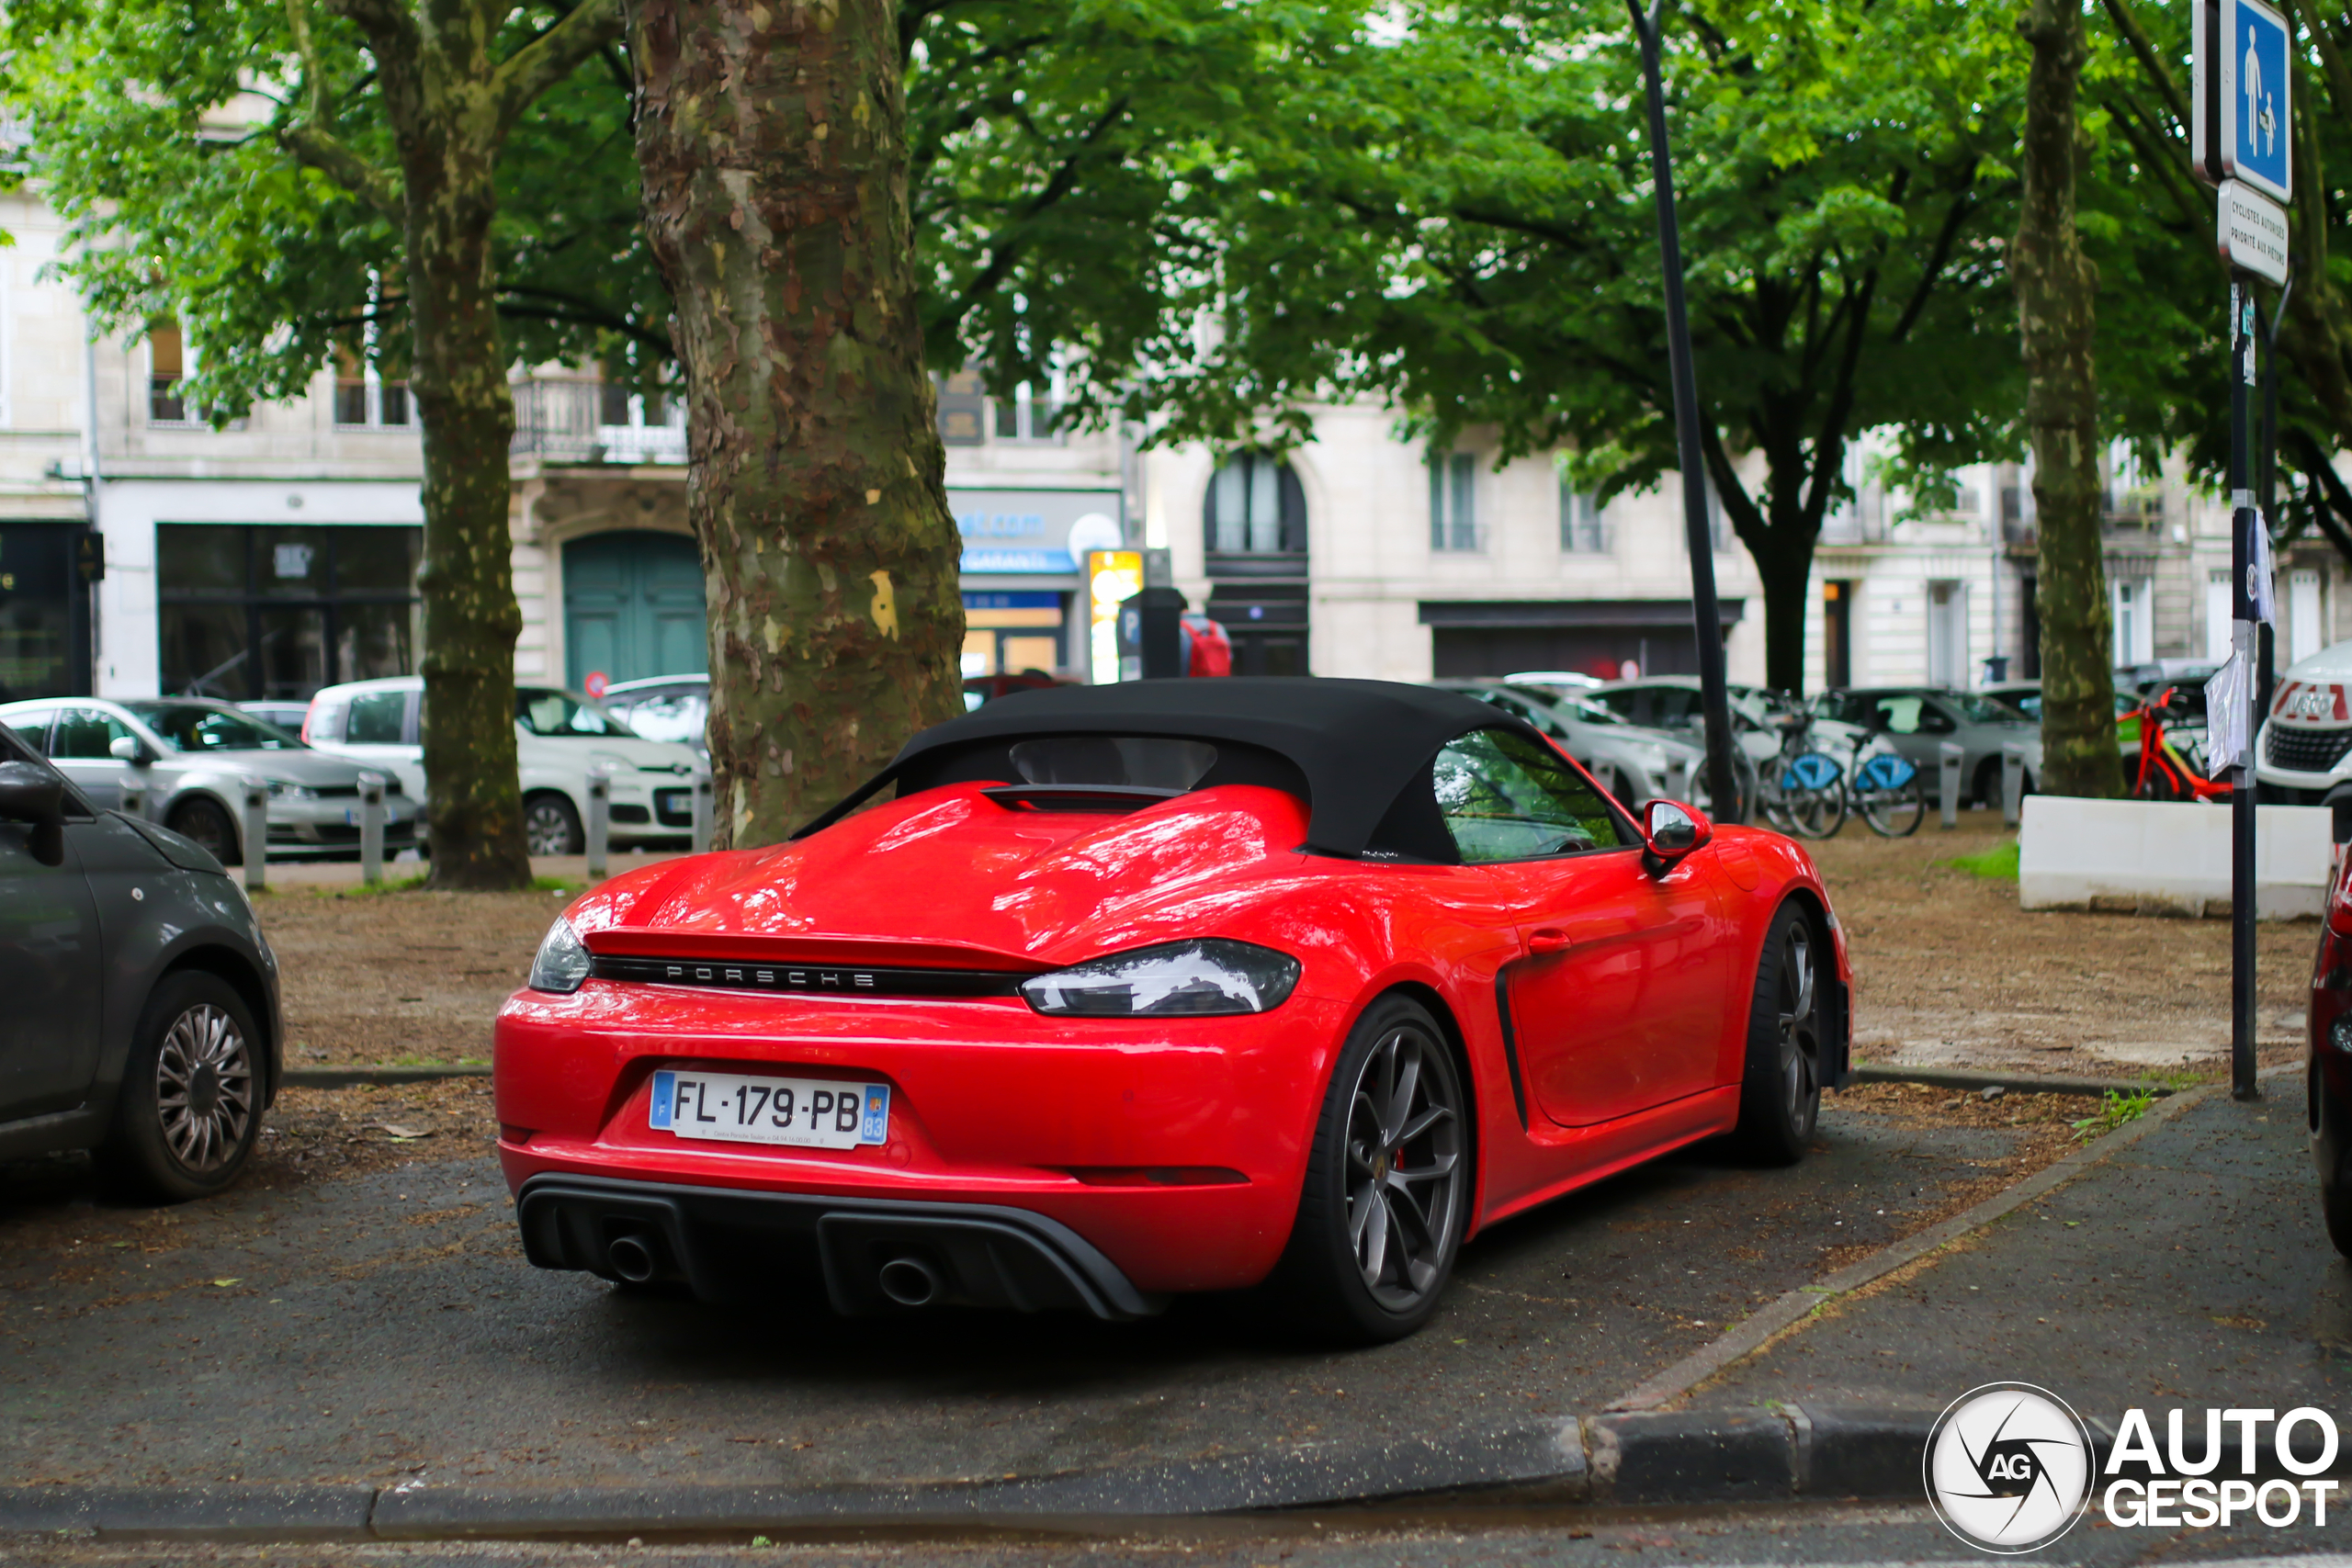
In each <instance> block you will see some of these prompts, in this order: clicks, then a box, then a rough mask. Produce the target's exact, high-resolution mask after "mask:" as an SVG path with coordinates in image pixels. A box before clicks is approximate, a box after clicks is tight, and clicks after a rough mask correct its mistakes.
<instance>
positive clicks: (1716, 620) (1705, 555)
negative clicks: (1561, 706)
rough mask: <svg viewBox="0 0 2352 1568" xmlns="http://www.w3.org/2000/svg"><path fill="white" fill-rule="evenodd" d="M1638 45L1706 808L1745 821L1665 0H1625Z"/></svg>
mask: <svg viewBox="0 0 2352 1568" xmlns="http://www.w3.org/2000/svg"><path fill="white" fill-rule="evenodd" d="M1625 6H1626V9H1628V10H1630V11H1631V12H1633V14H1634V32H1635V33H1636V34H1637V35H1638V36H1639V38H1640V40H1641V46H1642V73H1643V75H1644V76H1645V78H1647V85H1648V88H1649V111H1650V183H1651V186H1652V187H1653V188H1654V189H1655V190H1656V191H1657V248H1658V257H1659V260H1660V262H1661V263H1662V268H1661V270H1662V271H1663V272H1664V273H1665V275H1666V360H1667V374H1668V378H1670V379H1671V381H1672V382H1673V385H1674V430H1675V436H1676V442H1677V445H1678V446H1679V448H1680V452H1679V456H1680V457H1681V463H1682V525H1683V531H1684V534H1685V536H1686V537H1687V539H1688V542H1689V545H1690V553H1691V619H1692V620H1693V622H1694V623H1695V625H1694V626H1693V627H1692V630H1693V631H1694V632H1695V633H1696V634H1697V637H1698V643H1699V710H1700V716H1701V718H1702V721H1703V723H1704V725H1705V731H1704V733H1705V736H1706V741H1707V799H1708V802H1709V804H1708V810H1709V812H1710V813H1711V814H1712V815H1713V817H1714V818H1716V819H1717V820H1718V821H1724V822H1745V821H1747V817H1748V811H1747V807H1748V805H1749V803H1748V802H1747V801H1746V800H1744V799H1742V798H1741V795H1740V793H1739V775H1738V773H1737V770H1736V768H1735V767H1734V766H1733V763H1732V747H1733V745H1734V744H1735V742H1734V741H1733V739H1732V732H1731V690H1730V687H1729V684H1728V676H1727V675H1726V673H1725V671H1724V628H1723V621H1722V619H1721V615H1720V612H1719V611H1718V610H1717V609H1716V605H1715V541H1714V529H1713V527H1712V526H1711V525H1710V524H1709V520H1708V517H1707V464H1706V459H1705V457H1703V456H1702V453H1701V450H1700V446H1699V377H1698V372H1697V371H1696V369H1695V368H1694V367H1692V365H1691V316H1690V311H1689V310H1688V308H1687V307H1686V306H1685V305H1684V304H1683V300H1682V230H1681V225H1680V223H1679V221H1678V220H1677V219H1676V218H1675V214H1674V165H1673V161H1672V159H1671V158H1670V157H1669V155H1668V151H1667V145H1666V84H1665V78H1664V76H1663V74H1662V71H1663V68H1662V67H1661V65H1660V64H1659V61H1658V28H1659V26H1660V23H1661V22H1662V21H1663V19H1664V14H1665V7H1666V0H1651V4H1650V7H1649V9H1648V10H1646V11H1645V10H1644V9H1643V8H1642V0H1625Z"/></svg>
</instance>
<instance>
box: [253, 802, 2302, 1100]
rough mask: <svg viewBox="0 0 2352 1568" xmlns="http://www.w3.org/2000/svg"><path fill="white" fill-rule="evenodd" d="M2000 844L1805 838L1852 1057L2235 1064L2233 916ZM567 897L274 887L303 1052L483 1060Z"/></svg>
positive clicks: (2289, 1022)
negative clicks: (2120, 909)
mask: <svg viewBox="0 0 2352 1568" xmlns="http://www.w3.org/2000/svg"><path fill="white" fill-rule="evenodd" d="M1972 815H1974V814H1972ZM2004 838H2005V835H2004V834H2003V833H2002V832H2001V831H2000V830H1999V829H1997V828H1991V829H1988V828H1979V827H1963V828H1961V829H1956V830H1954V831H1952V832H1950V833H1946V832H1943V831H1941V830H1939V829H1937V828H1936V827H1934V826H1933V825H1932V824H1931V825H1929V826H1928V827H1926V828H1923V829H1921V830H1920V831H1919V832H1918V834H1917V836H1915V837H1913V838H1910V839H1904V840H1885V839H1881V838H1879V837H1877V836H1876V835H1874V834H1871V833H1869V832H1866V831H1864V830H1862V829H1860V827H1859V826H1856V825H1853V824H1849V825H1848V827H1847V829H1846V830H1845V831H1844V832H1843V833H1841V834H1839V835H1838V837H1837V838H1835V839H1832V840H1828V841H1827V842H1826V843H1820V844H1815V845H1812V846H1810V847H1811V849H1812V851H1813V853H1814V855H1815V859H1816V860H1817V861H1818V862H1819V863H1820V866H1821V872H1822V875H1823V876H1824V878H1825V879H1826V880H1827V882H1828V884H1829V889H1830V895H1831V897H1833V898H1834V899H1835V900H1836V901H1837V905H1838V915H1839V918H1840V919H1843V920H1844V921H1845V923H1846V929H1847V932H1848V935H1849V940H1850V942H1851V943H1852V947H1853V953H1854V963H1855V969H1856V974H1857V979H1858V982H1859V984H1858V992H1859V994H1858V996H1857V998H1856V1002H1855V1015H1854V1016H1855V1034H1854V1038H1855V1045H1856V1054H1857V1055H1858V1056H1860V1057H1861V1058H1864V1059H1867V1060H1871V1061H1876V1062H1889V1063H1896V1064H1900V1065H1903V1066H1972V1067H1989V1068H1998V1069H2004V1070H2011V1071H2026V1072H2041V1073H2070V1074H2081V1075H2085V1076H2090V1077H2120V1076H2127V1075H2136V1074H2141V1073H2149V1072H2182V1071H2187V1072H2189V1073H2193V1074H2196V1075H2198V1076H2200V1077H2202V1076H2210V1075H2211V1074H2212V1073H2215V1072H2218V1071H2220V1070H2222V1068H2223V1066H2225V1063H2226V1059H2227V1056H2228V1052H2229V996H2230V967H2229V964H2230V951H2229V937H2230V931H2229V922H2228V921H2226V920H2219V919H2211V920H2188V919H2152V918H2143V917H2138V916H2131V915H2089V914H2067V913H2058V912H2047V913H2027V912H2025V911H2022V910H2020V909H2019V908H2018V890H2017V884H2016V883H2014V882H1996V881H1991V880H1988V879H1985V878H1983V877H1979V876H1975V875H1972V874H1969V873H1967V872H1965V871H1962V870H1959V869H1957V868H1955V867H1952V866H1951V865H1947V864H1944V863H1943V862H1946V861H1948V860H1950V859H1951V858H1952V857H1953V856H1956V855H1962V854H1972V853H1975V852H1980V851H1983V850H1986V849H1990V848H1992V847H1994V846H1995V845H1997V844H1999V843H2001V842H2003V841H2004ZM567 897H568V895H567V894H564V893H561V892H559V893H556V894H552V895H551V894H549V893H547V892H533V893H515V894H500V895H486V894H463V895H461V894H451V893H426V892H423V891H421V890H415V889H411V890H406V891H400V892H391V893H378V894H373V895H370V894H363V893H359V892H357V891H356V890H353V889H349V888H342V887H334V886H305V885H300V884H297V885H289V886H285V887H282V888H278V889H275V890H273V891H272V892H270V893H268V894H266V895H264V896H263V897H262V898H261V900H260V908H261V915H262V922H263V924H264V925H265V926H266V928H267V929H268V931H269V939H270V942H272V943H273V944H274V945H275V946H276V947H277V952H278V956H279V957H280V958H281V959H282V960H283V961H284V964H285V975H286V1018H287V1025H288V1043H289V1045H290V1047H291V1049H290V1050H289V1051H288V1060H289V1061H290V1062H292V1063H294V1064H295V1065H297V1066H307V1065H315V1064H319V1063H360V1062H366V1063H403V1062H406V1063H418V1062H454V1061H481V1060H485V1059H487V1058H488V1056H489V1055H490V1021H491V1018H492V1015H493V1014H495V1013H496V1012H497V1010H498V1006H499V1004H500V1003H501V1002H502V1001H503V1000H504V999H505V998H506V996H507V993H509V992H510V991H512V990H513V989H514V988H515V987H516V986H518V985H520V984H522V981H523V977H524V975H525V974H526V971H527V970H528V969H529V967H530V962H531V953H532V952H533V950H534V949H535V948H537V945H538V941H539V938H540V937H541V936H542V935H543V934H545V932H546V931H547V926H548V920H549V919H551V918H552V917H553V915H554V913H555V911H556V910H557V909H559V908H561V907H562V905H563V903H564V902H565V901H566V899H567ZM2317 932H2318V928H2317V926H2316V925H2315V924H2314V923H2312V922H2310V921H2295V922H2285V923H2271V924H2266V925H2265V926H2263V927H2262V928H2261V976H2262V991H2261V1016H2262V1034H2261V1040H2262V1045H2263V1060H2264V1062H2265V1063H2266V1064H2267V1063H2272V1062H2278V1061H2286V1060H2290V1059H2292V1058H2293V1057H2294V1056H2295V1055H2296V1054H2297V1053H2298V1052H2299V1051H2300V1050H2301V1041H2302V1035H2301V1029H2302V1006H2303V1003H2302V993H2303V987H2304V986H2305V984H2306V982H2307V981H2308V979H2309V976H2310V972H2311V954H2312V944H2313V942H2316V941H2317V940H2318V935H2317Z"/></svg>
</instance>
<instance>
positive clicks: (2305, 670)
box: [2278, 642, 2352, 684]
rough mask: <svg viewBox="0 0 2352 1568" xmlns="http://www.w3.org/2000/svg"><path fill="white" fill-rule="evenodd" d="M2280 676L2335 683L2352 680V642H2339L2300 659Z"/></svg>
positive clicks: (2294, 679)
mask: <svg viewBox="0 0 2352 1568" xmlns="http://www.w3.org/2000/svg"><path fill="white" fill-rule="evenodd" d="M2278 678H2279V679H2280V680H2281V681H2316V682H2331V683H2335V684H2342V683H2344V682H2347V681H2352V642H2339V643H2337V644H2336V645H2335V647H2334V648H2323V649H2320V650H2319V651H2318V652H2317V653H2314V654H2312V656H2311V657H2310V658H2309V659H2299V660H2296V661H2295V662H2294V663H2292V664H2290V665H2289V666H2288V667H2287V671H2286V673H2284V674H2283V675H2281V676H2279V677H2278Z"/></svg>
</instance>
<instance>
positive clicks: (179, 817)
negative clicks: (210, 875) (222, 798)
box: [164, 799, 245, 865]
mask: <svg viewBox="0 0 2352 1568" xmlns="http://www.w3.org/2000/svg"><path fill="white" fill-rule="evenodd" d="M164 827H166V828H169V829H171V830H172V831H173V832H175V833H177V834H178V835H179V836H180V837H181V838H183V839H189V840H194V841H195V842H196V843H197V845H198V847H200V848H201V849H203V850H204V851H206V852H208V853H209V854H210V855H211V856H212V858H213V859H214V860H217V861H219V862H220V863H221V864H222V865H243V863H244V862H245V857H244V856H243V854H242V853H241V852H239V851H238V848H237V824H236V822H235V820H234V819H233V818H231V817H230V815H229V813H228V812H227V811H226V810H225V809H224V808H222V807H221V806H220V804H219V803H218V802H216V801H210V800H204V799H197V800H190V801H185V802H183V803H182V804H180V805H178V806H175V807H173V808H172V813H171V815H170V816H169V817H166V818H164Z"/></svg>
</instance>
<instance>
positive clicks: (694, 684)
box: [600, 675, 710, 762]
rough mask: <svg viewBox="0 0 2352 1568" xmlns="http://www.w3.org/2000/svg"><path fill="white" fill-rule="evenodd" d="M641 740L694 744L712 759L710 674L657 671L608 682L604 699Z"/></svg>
mask: <svg viewBox="0 0 2352 1568" xmlns="http://www.w3.org/2000/svg"><path fill="white" fill-rule="evenodd" d="M600 700H601V701H602V702H603V703H604V705H605V710H606V711H607V712H609V713H611V714H613V715H615V716H616V717H618V718H619V719H620V721H621V722H622V723H623V724H626V725H628V727H629V729H630V731H631V732H632V733H634V734H635V735H636V736H637V738H638V739H640V740H667V741H669V742H671V743H672V744H673V745H677V746H686V747H691V748H692V749H693V750H694V753H695V756H697V757H700V758H701V759H702V760H703V761H705V762H708V761H710V677H709V676H707V675H655V676H652V677H650V678H649V679H647V680H643V681H623V682H621V683H620V684H619V685H617V686H608V687H606V688H605V694H604V696H603V698H602V699H600Z"/></svg>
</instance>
